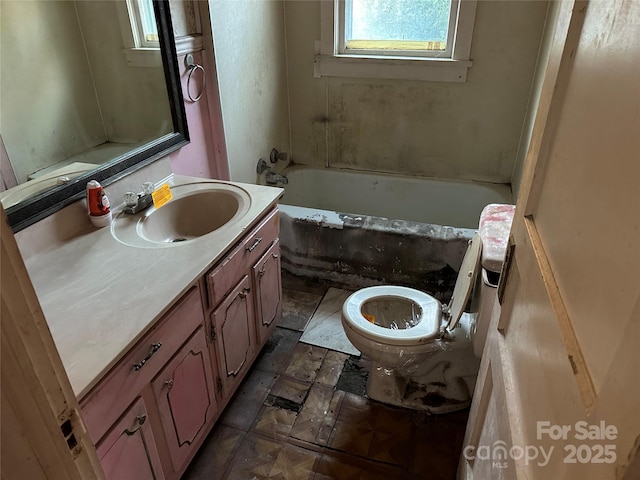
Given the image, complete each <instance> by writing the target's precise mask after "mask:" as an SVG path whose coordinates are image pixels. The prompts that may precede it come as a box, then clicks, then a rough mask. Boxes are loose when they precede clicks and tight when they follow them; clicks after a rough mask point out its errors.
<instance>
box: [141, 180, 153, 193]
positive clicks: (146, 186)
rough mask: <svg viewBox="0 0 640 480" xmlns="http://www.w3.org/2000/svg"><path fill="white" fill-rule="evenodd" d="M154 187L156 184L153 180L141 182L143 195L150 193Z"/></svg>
mask: <svg viewBox="0 0 640 480" xmlns="http://www.w3.org/2000/svg"><path fill="white" fill-rule="evenodd" d="M155 189H156V186H155V185H154V184H153V182H144V183H143V184H142V194H143V195H151V194H152V193H153V191H154V190H155Z"/></svg>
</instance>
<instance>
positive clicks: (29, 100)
mask: <svg viewBox="0 0 640 480" xmlns="http://www.w3.org/2000/svg"><path fill="white" fill-rule="evenodd" d="M0 17H1V20H0V21H1V22H2V23H1V25H0V32H1V38H0V48H1V51H0V61H1V64H0V85H1V86H2V90H1V97H0V103H1V106H2V109H1V118H0V121H1V123H0V132H1V133H2V138H3V139H4V143H5V146H6V148H7V153H8V155H9V159H10V160H11V162H12V166H13V169H14V172H15V174H16V178H17V180H18V182H19V183H21V182H24V181H26V179H27V175H28V174H30V173H33V172H34V171H36V170H39V169H41V168H44V167H46V166H49V165H51V164H54V163H57V162H59V161H61V160H64V159H66V158H68V157H70V156H72V155H75V154H78V153H80V152H83V151H84V150H86V149H87V148H90V147H93V146H95V145H99V144H101V143H103V142H104V141H105V140H106V138H105V135H104V130H103V128H102V121H101V118H100V111H99V107H98V101H97V98H96V96H95V91H94V88H93V84H92V82H91V74H90V68H89V63H88V62H87V57H86V55H85V52H84V47H83V42H82V35H81V32H80V28H79V26H78V21H77V17H76V11H75V7H74V4H73V2H51V1H42V2H35V1H30V2H25V1H20V0H18V1H5V0H3V1H0Z"/></svg>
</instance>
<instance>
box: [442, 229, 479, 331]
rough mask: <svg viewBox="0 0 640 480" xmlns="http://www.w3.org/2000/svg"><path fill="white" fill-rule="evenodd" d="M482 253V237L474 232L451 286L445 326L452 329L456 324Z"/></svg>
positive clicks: (465, 302)
mask: <svg viewBox="0 0 640 480" xmlns="http://www.w3.org/2000/svg"><path fill="white" fill-rule="evenodd" d="M481 253H482V239H481V238H480V235H479V234H477V233H476V234H475V235H474V236H473V238H472V239H471V241H470V242H469V247H468V248H467V253H465V254H464V258H463V259H462V266H461V267H460V272H459V273H458V279H457V280H456V285H455V287H453V296H452V297H451V301H450V302H449V315H450V317H449V323H448V325H447V328H448V329H449V330H453V329H454V328H455V326H456V325H457V324H458V321H459V320H460V317H461V316H462V312H463V311H464V307H465V306H466V305H467V302H468V301H469V297H470V296H471V291H472V290H473V285H474V283H475V281H476V275H477V274H478V270H479V268H478V267H479V265H480V254H481Z"/></svg>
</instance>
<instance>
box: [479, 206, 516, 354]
mask: <svg viewBox="0 0 640 480" xmlns="http://www.w3.org/2000/svg"><path fill="white" fill-rule="evenodd" d="M515 208H516V207H515V205H505V204H499V203H492V204H489V205H487V206H486V207H484V209H483V210H482V213H481V214H480V222H479V228H478V231H479V233H480V238H481V239H482V257H481V259H480V265H481V269H482V271H481V275H480V276H481V279H482V280H481V282H480V302H479V305H478V314H477V316H476V323H475V334H474V336H473V353H474V354H475V356H476V357H478V358H480V357H481V356H482V350H483V349H484V344H485V341H486V339H487V332H488V330H489V323H491V315H492V313H493V306H494V304H495V298H496V293H497V287H498V279H499V278H500V271H501V269H502V264H503V263H504V257H505V254H506V251H507V246H508V245H509V232H510V231H511V224H512V222H513V214H514V212H515Z"/></svg>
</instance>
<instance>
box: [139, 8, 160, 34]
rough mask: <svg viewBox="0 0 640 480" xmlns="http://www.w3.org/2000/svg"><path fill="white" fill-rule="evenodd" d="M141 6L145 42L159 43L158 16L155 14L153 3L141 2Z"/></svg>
mask: <svg viewBox="0 0 640 480" xmlns="http://www.w3.org/2000/svg"><path fill="white" fill-rule="evenodd" d="M139 5H140V21H141V23H142V31H143V35H144V40H145V41H146V42H157V41H158V26H157V25H156V16H155V14H154V13H153V2H152V0H140V1H139Z"/></svg>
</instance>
